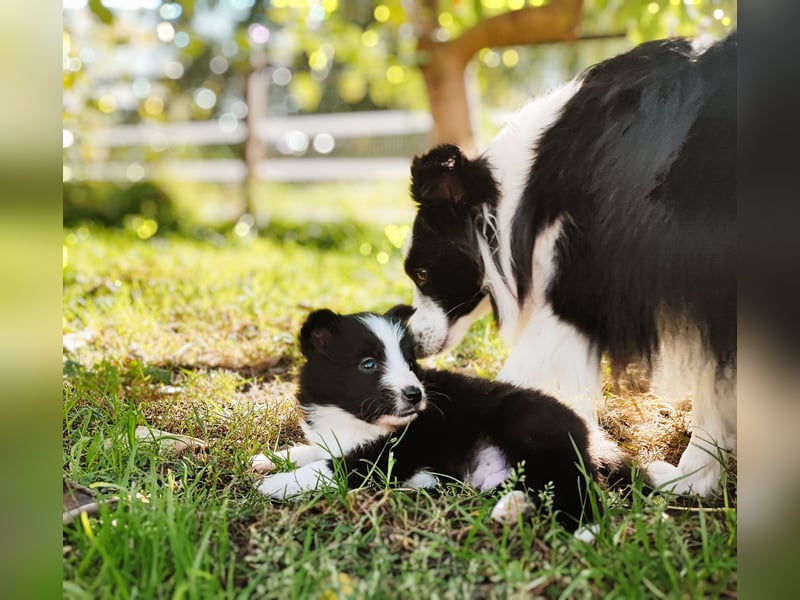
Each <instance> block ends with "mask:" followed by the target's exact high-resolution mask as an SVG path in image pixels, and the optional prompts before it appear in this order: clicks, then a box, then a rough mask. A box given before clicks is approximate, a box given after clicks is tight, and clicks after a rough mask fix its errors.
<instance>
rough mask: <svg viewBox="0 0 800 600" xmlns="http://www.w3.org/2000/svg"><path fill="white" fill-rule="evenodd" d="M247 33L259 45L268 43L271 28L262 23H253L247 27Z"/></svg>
mask: <svg viewBox="0 0 800 600" xmlns="http://www.w3.org/2000/svg"><path fill="white" fill-rule="evenodd" d="M247 33H248V35H249V36H250V39H251V40H252V41H253V42H254V43H256V44H258V45H262V44H266V43H267V42H268V41H269V29H267V28H266V27H264V26H263V25H261V24H260V23H253V24H252V25H250V27H249V28H248V29H247Z"/></svg>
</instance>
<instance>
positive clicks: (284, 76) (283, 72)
mask: <svg viewBox="0 0 800 600" xmlns="http://www.w3.org/2000/svg"><path fill="white" fill-rule="evenodd" d="M291 80H292V72H291V71H290V70H289V69H287V68H286V67H278V68H277V69H275V70H274V71H273V72H272V81H274V82H275V84H276V85H289V82H290V81H291Z"/></svg>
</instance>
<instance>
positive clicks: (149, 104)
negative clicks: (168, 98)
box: [144, 96, 164, 116]
mask: <svg viewBox="0 0 800 600" xmlns="http://www.w3.org/2000/svg"><path fill="white" fill-rule="evenodd" d="M144 110H145V112H147V113H148V114H151V115H153V116H156V115H160V114H161V113H162V112H163V111H164V101H163V100H162V99H161V97H159V96H150V97H149V98H147V100H145V101H144Z"/></svg>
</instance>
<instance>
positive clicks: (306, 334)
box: [300, 308, 341, 357]
mask: <svg viewBox="0 0 800 600" xmlns="http://www.w3.org/2000/svg"><path fill="white" fill-rule="evenodd" d="M340 319H341V317H340V316H339V315H337V314H336V313H335V312H333V311H332V310H328V309H327V308H323V309H322V310H315V311H314V312H312V313H311V314H310V315H308V318H307V319H306V322H305V323H303V327H301V328H300V351H301V352H302V353H303V355H304V356H306V357H309V356H310V355H311V353H312V352H314V351H318V352H319V351H324V350H325V348H327V347H328V344H329V343H330V341H331V337H333V334H334V333H336V332H337V331H338V330H339V320H340Z"/></svg>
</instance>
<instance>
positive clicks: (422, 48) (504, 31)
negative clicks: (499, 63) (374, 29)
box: [414, 0, 583, 156]
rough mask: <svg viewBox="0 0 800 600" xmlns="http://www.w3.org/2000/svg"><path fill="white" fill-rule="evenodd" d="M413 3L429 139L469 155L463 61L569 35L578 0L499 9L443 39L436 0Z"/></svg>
mask: <svg viewBox="0 0 800 600" xmlns="http://www.w3.org/2000/svg"><path fill="white" fill-rule="evenodd" d="M414 8H415V9H416V10H415V11H414V20H415V26H416V30H417V40H418V43H417V48H418V50H419V52H420V54H421V56H422V64H421V65H420V68H421V69H422V76H423V78H424V79H425V87H426V90H427V93H428V100H429V102H430V110H431V116H432V117H433V130H432V132H431V144H432V145H437V144H443V143H452V144H456V145H457V146H459V147H460V148H461V149H462V151H464V153H465V154H467V155H468V156H474V155H475V154H477V145H476V142H475V134H474V131H473V128H472V119H471V112H470V106H469V100H468V97H467V86H466V82H465V76H466V67H467V64H468V63H469V61H470V60H471V59H472V57H473V56H475V54H476V53H477V52H478V51H479V50H481V49H482V48H489V47H503V46H515V45H522V44H537V43H546V42H558V41H566V40H572V39H574V38H575V29H576V28H577V26H578V24H579V23H580V20H581V17H582V9H583V1H582V0H552V1H551V2H550V4H548V5H546V6H542V7H529V8H522V9H519V10H515V11H510V12H507V13H503V14H501V15H497V16H495V17H492V18H489V19H484V20H483V21H481V22H479V23H477V24H476V25H474V26H473V27H471V28H470V29H467V30H466V31H464V33H462V34H461V35H460V36H459V37H457V38H455V39H453V40H449V41H445V42H440V41H437V40H436V38H435V35H436V29H437V22H438V16H439V2H438V0H417V2H416V3H415V4H414Z"/></svg>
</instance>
